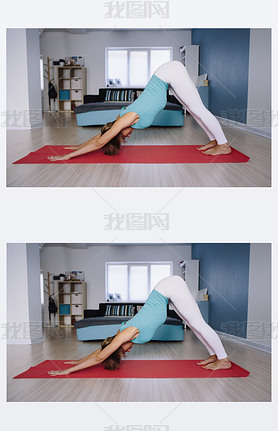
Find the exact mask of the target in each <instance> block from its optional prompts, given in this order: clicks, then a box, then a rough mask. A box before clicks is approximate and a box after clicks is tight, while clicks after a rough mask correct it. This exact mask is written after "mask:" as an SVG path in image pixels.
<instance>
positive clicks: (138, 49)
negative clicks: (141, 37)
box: [105, 46, 173, 88]
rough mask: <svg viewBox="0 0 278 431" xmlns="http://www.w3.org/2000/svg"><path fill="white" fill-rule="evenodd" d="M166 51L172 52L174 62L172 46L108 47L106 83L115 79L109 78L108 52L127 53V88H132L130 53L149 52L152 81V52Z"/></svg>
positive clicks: (106, 49)
mask: <svg viewBox="0 0 278 431" xmlns="http://www.w3.org/2000/svg"><path fill="white" fill-rule="evenodd" d="M166 49H168V50H169V51H170V61H172V60H173V47H172V46H153V47H126V48H124V47H122V46H121V47H114V46H113V47H106V48H105V83H106V82H107V79H110V78H115V77H113V76H108V51H127V81H128V83H127V86H126V87H127V88H128V87H130V88H132V86H131V85H130V84H129V82H130V81H129V76H130V61H129V58H130V53H131V51H143V52H147V54H148V76H149V78H148V79H150V78H151V71H150V67H151V61H150V57H151V51H158V50H161V51H165V50H166Z"/></svg>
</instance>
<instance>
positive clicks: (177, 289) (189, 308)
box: [155, 276, 230, 368]
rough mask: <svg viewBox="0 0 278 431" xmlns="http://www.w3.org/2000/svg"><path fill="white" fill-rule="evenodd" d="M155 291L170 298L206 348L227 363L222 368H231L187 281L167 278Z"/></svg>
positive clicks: (217, 337)
mask: <svg viewBox="0 0 278 431" xmlns="http://www.w3.org/2000/svg"><path fill="white" fill-rule="evenodd" d="M155 289H156V290H157V291H158V292H160V293H162V295H164V296H166V297H167V298H169V300H170V301H171V302H172V303H173V304H174V306H175V309H176V310H177V311H178V313H179V315H180V316H182V318H183V320H184V321H185V322H187V324H188V326H189V327H190V328H191V329H192V330H193V331H194V333H196V335H197V334H199V335H200V336H199V337H198V338H199V339H200V340H201V341H202V340H205V346H206V347H208V346H210V349H208V350H209V353H210V354H212V355H213V354H214V353H215V354H216V356H217V358H218V360H219V363H220V362H221V361H224V362H225V360H226V361H227V363H226V365H225V363H224V362H223V363H222V362H221V366H222V365H223V366H222V368H224V367H227V368H229V367H230V362H229V360H228V359H227V353H226V352H225V349H224V347H223V344H222V342H221V340H220V338H219V336H218V335H217V334H216V332H215V331H214V330H213V329H212V328H211V327H210V326H209V325H208V324H207V323H206V322H205V321H204V319H203V317H202V315H201V312H200V310H199V307H198V305H197V303H196V301H195V300H194V298H193V296H192V295H191V293H190V291H189V289H188V287H187V284H186V283H185V281H184V280H183V279H182V278H181V277H179V276H172V277H167V278H164V279H163V280H161V281H160V282H159V283H158V284H157V285H156V287H155ZM197 336H198V335H197ZM211 365H212V364H211Z"/></svg>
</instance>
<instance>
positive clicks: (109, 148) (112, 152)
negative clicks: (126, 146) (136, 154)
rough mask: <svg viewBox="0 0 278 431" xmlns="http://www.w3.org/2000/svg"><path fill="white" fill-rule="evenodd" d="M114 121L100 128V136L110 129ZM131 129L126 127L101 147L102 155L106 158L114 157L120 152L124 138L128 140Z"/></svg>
mask: <svg viewBox="0 0 278 431" xmlns="http://www.w3.org/2000/svg"><path fill="white" fill-rule="evenodd" d="M114 123H115V121H111V122H110V123H106V124H104V126H103V127H102V128H101V130H100V133H101V136H102V135H103V134H104V133H106V132H107V131H108V130H110V129H111V127H112V126H113V124H114ZM132 131H133V129H132V128H131V127H126V128H124V129H122V130H121V131H120V132H119V133H118V134H117V135H116V136H114V138H112V139H111V140H110V141H109V142H108V143H107V144H105V145H104V146H103V149H104V154H106V155H107V156H116V155H117V154H119V152H120V148H121V143H122V142H124V141H125V139H126V138H129V136H130V135H131V133H132Z"/></svg>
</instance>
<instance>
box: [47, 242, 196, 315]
mask: <svg viewBox="0 0 278 431" xmlns="http://www.w3.org/2000/svg"><path fill="white" fill-rule="evenodd" d="M185 259H191V246H189V245H163V244H161V245H96V246H89V247H88V248H87V249H85V250H80V249H79V250H76V249H70V248H66V247H55V246H53V247H48V246H47V247H43V248H42V250H41V270H43V271H44V275H45V277H46V276H47V272H50V273H52V274H55V275H59V274H60V273H64V272H65V271H72V270H84V272H85V281H86V283H87V308H98V304H99V303H100V302H105V301H106V298H105V262H121V261H124V262H126V261H134V262H141V261H173V273H174V274H176V275H179V274H180V268H179V262H180V261H181V260H185ZM46 320H47V319H46Z"/></svg>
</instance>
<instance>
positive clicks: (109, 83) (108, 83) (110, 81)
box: [106, 78, 114, 87]
mask: <svg viewBox="0 0 278 431" xmlns="http://www.w3.org/2000/svg"><path fill="white" fill-rule="evenodd" d="M106 85H107V87H114V79H111V78H108V79H107V81H106Z"/></svg>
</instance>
